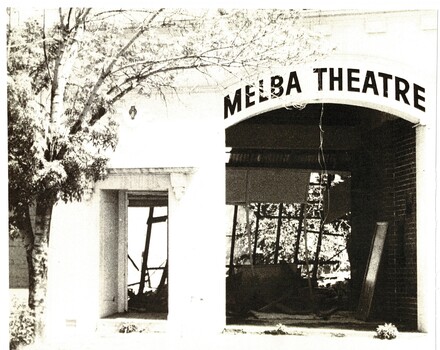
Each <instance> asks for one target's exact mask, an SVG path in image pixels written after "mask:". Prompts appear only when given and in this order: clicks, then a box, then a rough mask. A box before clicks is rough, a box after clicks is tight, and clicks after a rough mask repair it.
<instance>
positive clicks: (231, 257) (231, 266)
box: [229, 205, 238, 276]
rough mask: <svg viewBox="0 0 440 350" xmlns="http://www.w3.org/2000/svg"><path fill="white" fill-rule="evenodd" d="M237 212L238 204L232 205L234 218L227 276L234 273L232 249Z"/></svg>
mask: <svg viewBox="0 0 440 350" xmlns="http://www.w3.org/2000/svg"><path fill="white" fill-rule="evenodd" d="M237 213H238V205H234V218H233V220H232V237H231V254H230V255H229V276H232V275H233V274H234V249H235V235H236V232H237Z"/></svg>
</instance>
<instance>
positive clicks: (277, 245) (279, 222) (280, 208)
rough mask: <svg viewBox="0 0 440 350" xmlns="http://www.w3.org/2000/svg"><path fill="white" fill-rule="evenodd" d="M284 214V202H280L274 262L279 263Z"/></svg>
mask: <svg viewBox="0 0 440 350" xmlns="http://www.w3.org/2000/svg"><path fill="white" fill-rule="evenodd" d="M282 215H283V203H280V206H279V210H278V225H277V238H276V241H275V256H274V264H278V251H279V249H280V236H281V225H282V224H283V222H282V220H281V218H282Z"/></svg>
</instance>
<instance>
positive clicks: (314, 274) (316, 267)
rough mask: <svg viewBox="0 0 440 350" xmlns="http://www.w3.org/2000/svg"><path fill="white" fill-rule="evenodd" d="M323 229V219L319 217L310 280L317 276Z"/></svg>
mask: <svg viewBox="0 0 440 350" xmlns="http://www.w3.org/2000/svg"><path fill="white" fill-rule="evenodd" d="M323 231H324V219H322V218H321V223H320V224H319V234H318V242H316V252H315V262H314V264H313V272H312V280H314V281H316V279H317V277H318V267H319V254H321V245H322V232H323Z"/></svg>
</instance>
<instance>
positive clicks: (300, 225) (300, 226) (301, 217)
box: [293, 203, 305, 263]
mask: <svg viewBox="0 0 440 350" xmlns="http://www.w3.org/2000/svg"><path fill="white" fill-rule="evenodd" d="M304 207H305V204H304V203H301V209H300V211H299V222H298V234H297V235H296V243H295V252H294V255H293V261H294V262H295V263H298V253H299V244H300V242H301V231H302V230H303V223H304Z"/></svg>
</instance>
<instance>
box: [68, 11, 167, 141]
mask: <svg viewBox="0 0 440 350" xmlns="http://www.w3.org/2000/svg"><path fill="white" fill-rule="evenodd" d="M163 10H164V9H163V8H162V9H159V10H157V11H156V13H155V14H153V16H151V17H150V19H149V20H148V22H147V23H146V24H143V25H142V26H141V27H140V28H139V30H138V31H137V32H136V33H135V34H134V35H133V37H132V38H131V39H130V40H129V42H128V43H127V44H126V45H125V46H124V47H123V48H122V49H121V50H120V51H119V52H118V53H117V54H116V56H115V57H114V58H113V60H112V61H111V62H110V64H109V65H108V66H107V68H106V69H104V70H103V71H102V73H101V75H100V76H99V78H98V80H97V81H96V83H95V86H94V87H93V89H92V91H91V93H90V95H89V98H88V100H87V102H86V103H85V105H84V108H83V111H82V112H81V114H80V115H79V117H78V120H77V121H76V122H75V124H74V125H73V126H72V128H71V129H70V133H71V134H74V133H76V132H77V131H78V130H79V129H80V128H81V123H82V122H83V120H84V118H85V117H86V115H87V114H88V113H89V111H90V108H91V107H92V103H93V100H94V99H95V96H96V94H97V92H98V90H99V89H100V88H101V86H102V84H103V83H104V80H105V78H106V77H107V76H108V75H109V74H110V73H111V71H112V69H113V66H114V65H115V64H116V62H117V60H118V59H119V57H121V56H122V55H123V54H124V53H125V52H126V51H127V50H128V48H129V47H130V46H131V45H132V44H133V43H134V42H135V41H136V39H137V38H139V37H140V36H141V35H142V34H143V33H144V32H145V31H146V30H147V29H148V27H149V25H150V24H151V22H153V20H154V19H155V18H156V17H157V16H158V15H159V14H160V13H161V12H162V11H163Z"/></svg>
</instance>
